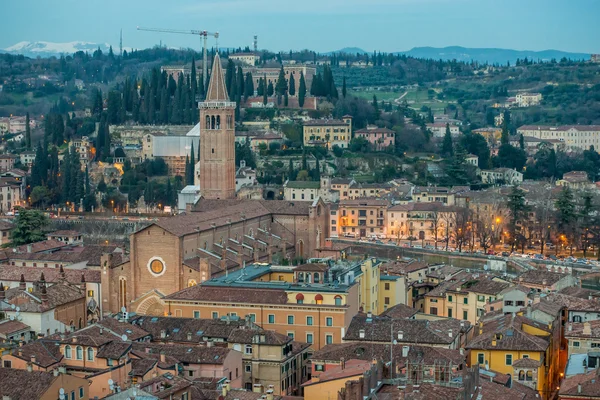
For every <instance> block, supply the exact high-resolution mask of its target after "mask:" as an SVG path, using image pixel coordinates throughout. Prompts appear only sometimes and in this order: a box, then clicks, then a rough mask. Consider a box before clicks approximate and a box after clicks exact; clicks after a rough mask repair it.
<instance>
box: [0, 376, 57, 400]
mask: <svg viewBox="0 0 600 400" xmlns="http://www.w3.org/2000/svg"><path fill="white" fill-rule="evenodd" d="M57 379H58V377H56V376H54V374H52V373H51V372H41V371H31V372H29V371H27V370H23V369H12V368H0V396H8V397H9V398H11V399H13V400H25V399H40V398H42V397H43V395H44V394H45V393H46V392H47V391H48V390H49V389H50V387H51V386H52V384H53V383H54V381H55V380H57Z"/></svg>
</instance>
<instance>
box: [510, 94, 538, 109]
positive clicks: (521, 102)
mask: <svg viewBox="0 0 600 400" xmlns="http://www.w3.org/2000/svg"><path fill="white" fill-rule="evenodd" d="M541 101H542V94H541V93H519V94H517V96H516V97H515V103H516V104H517V106H518V107H531V106H537V105H538V104H540V102H541Z"/></svg>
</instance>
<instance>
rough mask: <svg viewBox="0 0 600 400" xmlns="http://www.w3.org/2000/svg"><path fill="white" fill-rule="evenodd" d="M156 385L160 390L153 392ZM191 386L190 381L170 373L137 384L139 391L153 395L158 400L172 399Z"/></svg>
mask: <svg viewBox="0 0 600 400" xmlns="http://www.w3.org/2000/svg"><path fill="white" fill-rule="evenodd" d="M156 385H159V386H160V387H161V388H162V389H160V390H157V391H154V388H155V387H156ZM191 386H192V383H191V382H190V381H188V380H186V379H183V378H180V377H178V376H174V375H172V374H170V373H166V374H164V375H161V376H157V377H156V378H152V379H149V380H147V381H144V382H142V383H140V384H139V388H140V389H142V390H144V391H146V392H148V393H151V394H153V395H154V396H156V397H158V398H159V399H172V398H174V395H175V394H176V393H178V392H180V391H182V390H184V389H186V388H189V387H191Z"/></svg>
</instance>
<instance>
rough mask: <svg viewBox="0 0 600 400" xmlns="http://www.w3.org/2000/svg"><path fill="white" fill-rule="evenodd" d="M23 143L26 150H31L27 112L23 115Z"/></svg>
mask: <svg viewBox="0 0 600 400" xmlns="http://www.w3.org/2000/svg"><path fill="white" fill-rule="evenodd" d="M25 145H26V146H27V150H31V126H30V123H29V113H27V114H26V115H25Z"/></svg>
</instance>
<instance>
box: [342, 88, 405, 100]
mask: <svg viewBox="0 0 600 400" xmlns="http://www.w3.org/2000/svg"><path fill="white" fill-rule="evenodd" d="M403 93H404V90H401V91H397V92H396V91H389V90H387V91H386V90H351V91H350V92H349V94H350V95H351V96H356V97H360V98H363V99H366V100H373V96H377V100H379V101H382V100H384V101H392V100H394V99H397V98H398V97H400V96H402V94H403Z"/></svg>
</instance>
